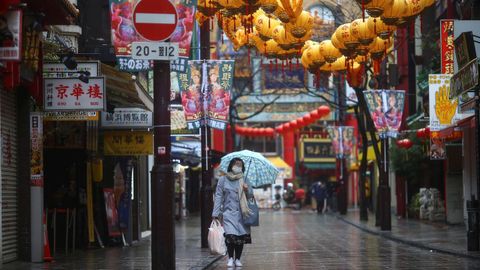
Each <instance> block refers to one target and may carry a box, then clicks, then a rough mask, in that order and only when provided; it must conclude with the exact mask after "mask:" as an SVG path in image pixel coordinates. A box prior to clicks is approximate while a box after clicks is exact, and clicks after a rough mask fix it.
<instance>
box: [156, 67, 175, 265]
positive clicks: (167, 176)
mask: <svg viewBox="0 0 480 270" xmlns="http://www.w3.org/2000/svg"><path fill="white" fill-rule="evenodd" d="M153 93H154V100H153V101H154V109H153V113H154V116H153V125H154V147H155V148H154V155H155V161H154V165H153V168H152V184H151V186H152V189H151V195H150V196H151V200H152V245H151V252H152V254H151V256H152V270H175V227H174V220H173V212H174V210H173V206H174V203H173V199H174V198H173V197H174V196H173V194H174V183H173V177H172V170H173V169H172V166H171V161H170V151H171V142H170V111H169V109H168V108H169V103H170V62H169V61H155V62H154V68H153Z"/></svg>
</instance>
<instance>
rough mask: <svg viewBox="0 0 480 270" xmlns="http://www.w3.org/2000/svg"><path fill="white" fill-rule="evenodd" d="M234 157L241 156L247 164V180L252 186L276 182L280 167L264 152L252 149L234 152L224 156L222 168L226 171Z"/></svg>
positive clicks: (221, 163)
mask: <svg viewBox="0 0 480 270" xmlns="http://www.w3.org/2000/svg"><path fill="white" fill-rule="evenodd" d="M233 158H240V159H241V160H243V163H244V164H245V178H246V182H247V183H250V185H251V186H252V187H255V188H256V187H261V186H265V185H270V184H273V183H275V179H277V175H278V172H279V171H278V169H277V168H276V167H275V166H273V164H272V163H271V162H270V161H269V160H268V159H266V158H265V157H264V156H263V155H262V154H260V153H257V152H253V151H250V150H242V151H238V152H233V153H230V154H228V155H225V156H224V157H222V160H221V162H220V169H221V170H222V171H224V172H226V171H227V169H228V164H230V161H231V160H232V159H233Z"/></svg>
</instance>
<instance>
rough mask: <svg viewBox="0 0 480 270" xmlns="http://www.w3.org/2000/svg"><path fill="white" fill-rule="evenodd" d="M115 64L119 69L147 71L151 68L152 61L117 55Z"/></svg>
mask: <svg viewBox="0 0 480 270" xmlns="http://www.w3.org/2000/svg"><path fill="white" fill-rule="evenodd" d="M117 66H118V69H119V70H121V71H128V72H140V71H148V70H151V69H153V61H149V60H140V59H133V58H131V57H117Z"/></svg>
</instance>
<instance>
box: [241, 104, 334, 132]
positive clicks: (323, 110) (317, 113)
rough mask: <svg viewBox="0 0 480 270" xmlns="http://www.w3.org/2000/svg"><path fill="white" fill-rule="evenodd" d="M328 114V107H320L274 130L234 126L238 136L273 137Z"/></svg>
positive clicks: (306, 124)
mask: <svg viewBox="0 0 480 270" xmlns="http://www.w3.org/2000/svg"><path fill="white" fill-rule="evenodd" d="M329 113H330V108H329V107H328V106H325V105H322V106H320V107H318V108H317V109H315V110H313V111H311V112H309V113H307V114H305V115H304V116H303V117H300V118H297V119H295V120H292V121H289V122H286V123H283V124H280V125H278V126H277V127H275V129H273V128H254V127H242V126H235V132H236V133H237V134H239V135H243V136H249V137H254V136H265V137H273V136H275V134H285V133H287V132H293V131H295V130H296V129H300V128H303V127H305V126H308V125H310V124H312V123H313V122H315V121H317V120H319V119H321V118H323V117H325V116H327V115H328V114H329Z"/></svg>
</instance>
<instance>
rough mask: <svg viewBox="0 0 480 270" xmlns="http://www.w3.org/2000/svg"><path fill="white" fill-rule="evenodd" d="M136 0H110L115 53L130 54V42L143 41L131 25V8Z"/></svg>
mask: <svg viewBox="0 0 480 270" xmlns="http://www.w3.org/2000/svg"><path fill="white" fill-rule="evenodd" d="M138 2H139V1H138V0H110V1H109V3H110V18H111V20H112V21H111V30H112V31H111V32H112V43H113V47H114V48H115V55H124V56H130V55H131V43H132V42H135V41H145V40H144V39H143V38H142V37H140V35H139V34H137V31H136V30H135V27H134V26H133V17H132V16H133V8H134V7H135V5H136V4H137V3H138Z"/></svg>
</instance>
